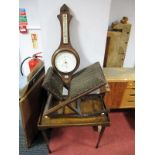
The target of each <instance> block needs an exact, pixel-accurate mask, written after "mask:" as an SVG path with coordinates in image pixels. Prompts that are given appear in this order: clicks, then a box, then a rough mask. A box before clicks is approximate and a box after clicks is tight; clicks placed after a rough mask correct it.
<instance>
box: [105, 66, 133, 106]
mask: <svg viewBox="0 0 155 155" xmlns="http://www.w3.org/2000/svg"><path fill="white" fill-rule="evenodd" d="M103 71H104V74H105V77H106V79H107V81H108V83H109V92H108V93H107V94H106V95H105V103H106V105H107V106H108V107H109V108H110V109H119V108H135V74H134V69H133V68H104V69H103Z"/></svg>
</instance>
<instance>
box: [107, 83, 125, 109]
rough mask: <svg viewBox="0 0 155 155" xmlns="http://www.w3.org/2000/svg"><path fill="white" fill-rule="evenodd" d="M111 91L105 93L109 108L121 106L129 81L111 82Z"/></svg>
mask: <svg viewBox="0 0 155 155" xmlns="http://www.w3.org/2000/svg"><path fill="white" fill-rule="evenodd" d="M109 87H110V92H108V93H107V94H106V95H105V103H106V104H107V106H108V107H109V108H119V107H121V102H122V98H123V94H124V90H125V89H126V87H127V82H110V83H109Z"/></svg>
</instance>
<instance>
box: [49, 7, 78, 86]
mask: <svg viewBox="0 0 155 155" xmlns="http://www.w3.org/2000/svg"><path fill="white" fill-rule="evenodd" d="M57 17H58V19H59V21H60V26H61V41H60V45H59V47H58V49H57V50H56V51H55V52H54V54H53V55H52V59H51V63H52V66H53V69H54V70H55V71H56V72H57V73H58V74H59V75H60V77H61V78H62V80H63V82H64V84H65V85H68V84H69V82H70V80H71V78H72V75H73V73H74V72H75V71H76V70H77V69H78V67H79V64H80V57H79V55H78V53H77V52H76V50H75V49H74V48H73V47H72V45H71V42H70V33H69V24H70V21H71V18H72V15H71V14H70V12H69V8H68V7H67V5H65V4H64V5H63V6H62V7H61V8H60V14H59V15H58V16H57Z"/></svg>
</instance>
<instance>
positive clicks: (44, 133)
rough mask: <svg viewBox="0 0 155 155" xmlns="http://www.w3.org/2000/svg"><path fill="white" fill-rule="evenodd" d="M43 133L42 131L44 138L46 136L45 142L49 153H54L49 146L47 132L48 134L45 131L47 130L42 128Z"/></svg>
mask: <svg viewBox="0 0 155 155" xmlns="http://www.w3.org/2000/svg"><path fill="white" fill-rule="evenodd" d="M41 133H42V135H43V138H44V141H45V143H46V145H47V148H48V152H49V153H52V151H51V149H50V148H49V146H48V136H47V134H46V131H45V130H42V131H41Z"/></svg>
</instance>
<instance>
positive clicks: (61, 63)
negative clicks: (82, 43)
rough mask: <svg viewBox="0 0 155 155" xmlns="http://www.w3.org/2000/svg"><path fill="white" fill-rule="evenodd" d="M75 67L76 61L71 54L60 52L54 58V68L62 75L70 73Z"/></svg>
mask: <svg viewBox="0 0 155 155" xmlns="http://www.w3.org/2000/svg"><path fill="white" fill-rule="evenodd" d="M76 65H77V59H76V57H75V55H74V54H73V53H70V52H68V51H63V52H60V53H59V54H57V55H56V57H55V67H56V68H57V70H59V71H60V72H62V73H70V72H72V71H73V70H74V69H75V68H76Z"/></svg>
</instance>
